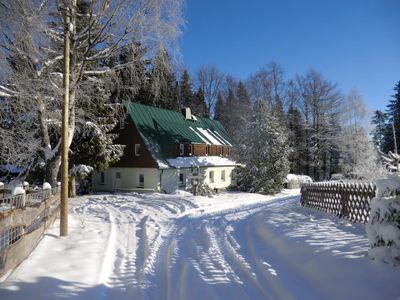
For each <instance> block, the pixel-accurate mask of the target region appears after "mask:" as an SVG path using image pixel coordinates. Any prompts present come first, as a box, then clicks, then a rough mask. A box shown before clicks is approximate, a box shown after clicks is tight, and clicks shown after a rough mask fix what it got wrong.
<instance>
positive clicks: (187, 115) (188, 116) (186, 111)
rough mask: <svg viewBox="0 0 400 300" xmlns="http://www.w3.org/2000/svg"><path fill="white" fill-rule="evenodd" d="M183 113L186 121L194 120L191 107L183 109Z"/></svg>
mask: <svg viewBox="0 0 400 300" xmlns="http://www.w3.org/2000/svg"><path fill="white" fill-rule="evenodd" d="M181 112H182V114H183V115H184V116H185V119H186V120H191V119H192V113H191V112H190V107H184V108H182V110H181Z"/></svg>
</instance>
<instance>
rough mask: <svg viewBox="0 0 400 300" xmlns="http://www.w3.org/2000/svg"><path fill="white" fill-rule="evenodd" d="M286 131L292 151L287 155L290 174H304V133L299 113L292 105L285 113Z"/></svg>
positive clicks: (305, 148)
mask: <svg viewBox="0 0 400 300" xmlns="http://www.w3.org/2000/svg"><path fill="white" fill-rule="evenodd" d="M287 129H288V135H289V145H290V146H291V148H292V149H293V151H292V152H291V153H290V155H289V162H290V172H291V173H293V174H306V172H307V170H306V166H305V164H306V160H305V159H304V157H305V155H306V154H307V144H306V141H305V138H306V131H305V128H304V120H303V118H302V116H301V113H300V111H299V110H298V109H297V108H296V107H295V106H294V105H290V107H289V110H288V112H287Z"/></svg>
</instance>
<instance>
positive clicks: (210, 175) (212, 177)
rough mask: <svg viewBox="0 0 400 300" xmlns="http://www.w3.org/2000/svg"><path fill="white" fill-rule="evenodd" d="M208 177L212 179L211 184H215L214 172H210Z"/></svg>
mask: <svg viewBox="0 0 400 300" xmlns="http://www.w3.org/2000/svg"><path fill="white" fill-rule="evenodd" d="M208 176H209V177H210V183H214V171H210V173H209V174H208Z"/></svg>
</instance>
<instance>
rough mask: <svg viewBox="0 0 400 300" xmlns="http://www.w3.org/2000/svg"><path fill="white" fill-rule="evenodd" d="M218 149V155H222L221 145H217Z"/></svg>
mask: <svg viewBox="0 0 400 300" xmlns="http://www.w3.org/2000/svg"><path fill="white" fill-rule="evenodd" d="M218 149H219V155H220V156H222V146H220V147H218Z"/></svg>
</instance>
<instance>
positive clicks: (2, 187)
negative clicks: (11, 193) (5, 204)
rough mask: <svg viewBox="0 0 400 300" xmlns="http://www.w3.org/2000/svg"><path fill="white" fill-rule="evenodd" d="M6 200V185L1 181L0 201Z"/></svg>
mask: <svg viewBox="0 0 400 300" xmlns="http://www.w3.org/2000/svg"><path fill="white" fill-rule="evenodd" d="M2 198H4V183H2V182H1V181H0V199H2Z"/></svg>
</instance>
